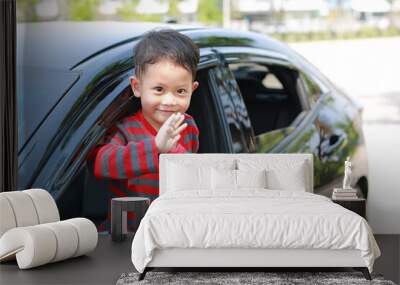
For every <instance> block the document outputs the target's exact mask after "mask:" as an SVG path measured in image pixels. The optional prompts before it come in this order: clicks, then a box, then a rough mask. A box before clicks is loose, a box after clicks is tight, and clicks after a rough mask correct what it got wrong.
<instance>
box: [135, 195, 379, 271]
mask: <svg viewBox="0 0 400 285" xmlns="http://www.w3.org/2000/svg"><path fill="white" fill-rule="evenodd" d="M176 247H178V248H189V247H191V248H302V249H304V248H305V249H313V248H314V249H315V248H317V249H358V250H360V251H361V256H362V258H363V259H364V260H365V264H366V266H367V267H368V269H369V271H370V272H372V267H373V263H374V260H375V259H376V258H377V257H378V256H380V250H379V248H378V246H377V244H376V241H375V239H374V237H373V235H372V231H371V229H370V227H369V225H368V223H367V222H366V221H365V219H364V218H362V217H360V216H359V215H357V214H355V213H353V212H351V211H349V210H347V209H344V208H342V207H341V206H339V205H337V204H335V203H333V202H332V201H331V200H330V199H328V198H326V197H324V196H321V195H316V194H312V193H307V192H299V191H279V190H265V189H241V190H240V191H229V190H227V191H222V190H219V191H218V192H214V193H211V192H205V191H202V192H199V191H183V192H170V193H165V194H164V195H162V196H160V197H159V198H157V199H156V200H154V201H153V203H152V204H151V205H150V207H149V209H148V211H147V213H146V215H145V217H144V218H143V219H142V221H141V223H140V226H139V228H138V231H137V232H136V234H135V237H134V239H133V243H132V262H133V265H134V266H135V268H136V269H137V270H138V271H139V272H143V270H144V268H145V267H146V265H147V264H148V263H149V262H150V261H151V260H152V258H153V252H154V249H164V248H176Z"/></svg>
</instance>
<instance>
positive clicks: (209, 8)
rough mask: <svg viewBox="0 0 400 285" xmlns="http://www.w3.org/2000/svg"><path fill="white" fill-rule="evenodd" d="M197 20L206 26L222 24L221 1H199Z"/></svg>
mask: <svg viewBox="0 0 400 285" xmlns="http://www.w3.org/2000/svg"><path fill="white" fill-rule="evenodd" d="M197 11H198V20H199V21H200V22H203V23H207V24H219V25H221V24H222V0H200V1H199V6H198V9H197Z"/></svg>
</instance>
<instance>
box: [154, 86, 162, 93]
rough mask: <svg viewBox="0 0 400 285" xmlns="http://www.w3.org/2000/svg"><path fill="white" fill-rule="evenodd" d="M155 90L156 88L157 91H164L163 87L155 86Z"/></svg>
mask: <svg viewBox="0 0 400 285" xmlns="http://www.w3.org/2000/svg"><path fill="white" fill-rule="evenodd" d="M154 90H156V91H157V92H161V91H162V87H155V88H154Z"/></svg>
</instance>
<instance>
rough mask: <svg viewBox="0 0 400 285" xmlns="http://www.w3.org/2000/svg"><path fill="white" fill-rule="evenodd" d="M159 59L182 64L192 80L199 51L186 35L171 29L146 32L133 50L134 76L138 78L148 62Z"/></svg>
mask: <svg viewBox="0 0 400 285" xmlns="http://www.w3.org/2000/svg"><path fill="white" fill-rule="evenodd" d="M161 59H170V60H171V61H172V62H174V63H176V64H178V65H181V66H183V67H184V68H185V69H187V70H188V71H190V72H191V73H192V80H193V81H194V79H195V77H196V70H197V64H198V63H199V59H200V52H199V48H198V47H197V46H196V45H195V44H194V43H193V41H192V40H191V39H190V38H189V37H188V36H186V35H183V34H181V33H179V32H177V31H175V30H172V29H161V30H152V31H149V32H147V33H146V34H145V35H144V36H143V38H142V39H141V40H140V42H139V43H138V44H137V45H136V47H135V50H134V55H133V61H134V64H135V74H136V76H137V77H138V78H140V77H141V76H142V75H143V74H144V72H145V71H146V67H147V65H148V64H154V63H156V62H158V61H159V60H161Z"/></svg>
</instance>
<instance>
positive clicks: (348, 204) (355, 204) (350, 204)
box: [332, 198, 366, 219]
mask: <svg viewBox="0 0 400 285" xmlns="http://www.w3.org/2000/svg"><path fill="white" fill-rule="evenodd" d="M332 201H333V202H334V203H336V204H339V205H341V206H342V207H344V208H346V209H349V210H350V211H353V212H354V213H357V214H359V215H360V216H361V217H363V218H364V219H366V215H365V209H366V200H365V199H364V198H357V199H347V200H346V199H332Z"/></svg>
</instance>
